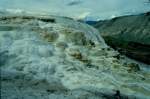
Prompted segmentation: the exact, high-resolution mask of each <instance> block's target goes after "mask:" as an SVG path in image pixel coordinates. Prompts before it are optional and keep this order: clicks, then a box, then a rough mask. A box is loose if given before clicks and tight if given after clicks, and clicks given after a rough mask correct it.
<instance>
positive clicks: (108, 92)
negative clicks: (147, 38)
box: [0, 15, 150, 99]
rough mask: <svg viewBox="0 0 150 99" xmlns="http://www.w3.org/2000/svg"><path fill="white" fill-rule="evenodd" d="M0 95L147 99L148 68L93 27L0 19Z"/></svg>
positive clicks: (7, 98) (4, 98)
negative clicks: (112, 43)
mask: <svg viewBox="0 0 150 99" xmlns="http://www.w3.org/2000/svg"><path fill="white" fill-rule="evenodd" d="M0 67H1V68H0V70H1V75H0V76H1V99H116V98H118V99H135V98H136V99H148V98H149V97H150V95H149V93H150V85H149V83H150V77H149V75H150V72H149V69H143V68H142V67H143V65H142V64H140V63H138V62H135V61H132V60H130V61H129V59H128V60H127V59H126V57H124V56H122V55H120V54H119V53H118V52H117V51H115V50H113V49H112V48H110V47H108V46H107V44H106V43H105V41H104V40H103V38H102V37H101V36H100V35H99V32H98V31H97V30H96V29H94V28H93V27H91V26H89V25H86V24H83V23H80V22H76V21H74V20H72V19H70V18H65V17H58V16H32V15H22V16H21V15H18V16H17V15H8V16H6V15H4V16H1V17H0Z"/></svg>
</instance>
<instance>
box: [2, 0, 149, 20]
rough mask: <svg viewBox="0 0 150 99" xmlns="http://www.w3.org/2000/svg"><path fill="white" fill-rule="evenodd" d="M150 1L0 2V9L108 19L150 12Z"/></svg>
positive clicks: (18, 0) (9, 0) (70, 0)
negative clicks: (149, 2) (148, 2)
mask: <svg viewBox="0 0 150 99" xmlns="http://www.w3.org/2000/svg"><path fill="white" fill-rule="evenodd" d="M147 1H148V0H0V9H22V10H25V11H31V12H32V11H33V12H36V13H46V14H55V15H61V16H68V17H73V18H85V17H86V18H88V19H93V20H94V19H108V18H112V17H115V16H121V15H127V14H137V13H142V12H146V11H150V4H147V3H146V2H147Z"/></svg>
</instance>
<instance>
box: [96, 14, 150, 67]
mask: <svg viewBox="0 0 150 99" xmlns="http://www.w3.org/2000/svg"><path fill="white" fill-rule="evenodd" d="M94 27H96V28H97V29H98V30H99V32H100V34H101V36H103V38H104V39H105V41H106V43H107V44H108V45H110V46H112V47H113V48H116V49H118V50H119V51H120V52H122V53H124V54H126V55H127V56H129V57H131V58H134V59H137V60H140V61H142V62H145V63H148V64H150V12H147V13H144V14H140V15H130V16H123V17H116V18H113V19H112V20H105V21H99V22H97V24H96V25H94Z"/></svg>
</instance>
